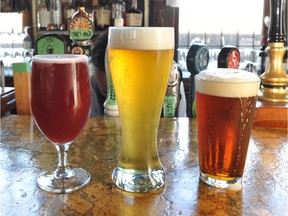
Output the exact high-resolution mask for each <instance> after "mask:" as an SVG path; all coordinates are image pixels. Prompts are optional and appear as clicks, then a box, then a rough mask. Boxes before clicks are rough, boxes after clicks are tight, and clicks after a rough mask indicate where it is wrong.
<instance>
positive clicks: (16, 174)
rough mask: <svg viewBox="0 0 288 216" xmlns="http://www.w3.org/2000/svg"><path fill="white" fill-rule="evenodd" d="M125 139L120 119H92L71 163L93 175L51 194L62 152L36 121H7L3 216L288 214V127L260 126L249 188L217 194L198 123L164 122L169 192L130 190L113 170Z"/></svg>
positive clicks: (161, 144)
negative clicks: (201, 163) (205, 178)
mask: <svg viewBox="0 0 288 216" xmlns="http://www.w3.org/2000/svg"><path fill="white" fill-rule="evenodd" d="M120 142H121V133H120V121H119V119H118V118H107V117H97V118H90V119H89V122H88V124H87V125H86V127H85V130H84V131H83V132H82V133H81V135H80V136H79V137H78V139H77V140H76V141H74V143H72V145H71V147H70V150H69V153H68V160H69V162H70V165H79V166H81V167H83V168H85V169H86V170H88V171H89V172H90V173H91V176H92V177H91V181H90V183H89V184H88V185H87V186H85V187H84V188H82V189H81V190H78V191H75V192H72V193H70V194H52V193H47V192H44V191H42V190H41V189H39V188H38V186H37V184H36V177H37V175H38V174H39V173H40V172H41V171H43V170H46V169H48V168H50V167H55V168H56V165H57V160H58V158H57V154H56V149H55V148H54V146H53V144H52V143H50V142H49V141H48V140H47V139H46V138H45V137H44V136H43V135H42V134H41V132H40V131H39V130H38V128H37V126H36V125H35V123H34V122H33V119H32V117H30V116H19V115H7V116H4V117H3V118H2V119H1V144H0V215H1V216H2V215H5V216H6V215H29V216H31V215H57V216H59V215H60V216H61V215H124V216H130V215H139V216H142V215H269V216H270V215H287V214H288V213H287V210H288V204H287V203H288V156H287V155H288V142H287V128H282V129H263V128H255V127H254V128H253V131H252V137H251V139H250V146H249V152H248V156H247V162H246V169H245V172H244V178H243V189H242V190H240V191H239V190H238V191H232V190H227V189H216V188H213V187H210V186H208V185H206V184H204V183H202V182H201V181H200V180H199V167H198V152H197V151H198V150H197V128H196V120H195V119H192V118H191V119H189V118H167V119H165V118H163V119H161V121H160V125H159V133H158V149H159V155H160V159H161V162H162V164H163V165H164V166H165V167H166V170H167V179H166V184H165V187H164V188H163V189H161V190H160V191H157V192H153V193H143V194H140V193H137V194H132V193H127V192H123V191H121V190H119V189H117V188H116V187H115V186H114V185H113V183H112V180H111V173H112V171H113V169H114V167H115V166H116V165H117V162H118V157H119V156H118V154H119V143H120Z"/></svg>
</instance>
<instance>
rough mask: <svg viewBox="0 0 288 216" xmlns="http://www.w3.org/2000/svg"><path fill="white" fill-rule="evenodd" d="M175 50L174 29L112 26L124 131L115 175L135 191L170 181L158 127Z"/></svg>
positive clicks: (110, 43)
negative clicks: (160, 153) (159, 147)
mask: <svg viewBox="0 0 288 216" xmlns="http://www.w3.org/2000/svg"><path fill="white" fill-rule="evenodd" d="M173 54H174V28H164V27H124V28H123V27H118V28H117V27H111V28H109V36H108V57H109V63H110V70H111V75H112V81H113V84H114V88H115V94H116V98H117V102H118V108H119V115H120V121H121V129H122V143H121V150H120V161H119V164H118V166H117V167H116V168H115V169H114V171H113V174H112V178H113V181H114V183H115V184H116V186H117V187H119V188H121V189H123V190H126V191H130V192H149V191H152V190H157V189H159V188H160V187H162V186H163V185H164V182H165V171H164V168H163V166H162V165H161V163H160V160H159V157H158V151H157V129H158V124H159V119H160V114H161V109H162V104H163V101H164V96H165V92H166V89H167V83H168V79H169V75H170V71H171V68H172V60H173Z"/></svg>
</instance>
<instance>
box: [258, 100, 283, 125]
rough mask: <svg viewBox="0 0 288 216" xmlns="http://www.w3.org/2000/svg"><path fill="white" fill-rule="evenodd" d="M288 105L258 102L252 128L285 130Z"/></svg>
mask: <svg viewBox="0 0 288 216" xmlns="http://www.w3.org/2000/svg"><path fill="white" fill-rule="evenodd" d="M287 119H288V104H287V103H276V102H267V101H261V100H258V101H257V104H256V114H255V119H254V123H253V126H254V127H267V128H287V125H288V121H287Z"/></svg>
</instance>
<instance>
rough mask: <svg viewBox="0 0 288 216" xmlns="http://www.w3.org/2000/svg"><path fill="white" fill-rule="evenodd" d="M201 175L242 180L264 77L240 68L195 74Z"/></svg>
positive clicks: (226, 181) (223, 182)
mask: <svg viewBox="0 0 288 216" xmlns="http://www.w3.org/2000/svg"><path fill="white" fill-rule="evenodd" d="M195 85H196V104H197V125H198V148H199V166H200V178H201V180H203V181H204V182H206V183H207V184H209V185H214V186H217V187H224V188H225V187H229V186H230V185H233V184H235V183H241V180H242V176H243V171H244V166H245V161H246V155H247V150H248V145H249V139H250V133H251V128H252V123H253V117H254V113H255V106H256V99H257V93H258V89H259V85H260V79H259V78H258V76H257V75H255V74H252V73H250V72H247V71H241V70H236V69H224V68H221V69H209V70H205V71H203V72H201V73H200V74H198V75H197V76H196V77H195Z"/></svg>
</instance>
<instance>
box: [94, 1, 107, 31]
mask: <svg viewBox="0 0 288 216" xmlns="http://www.w3.org/2000/svg"><path fill="white" fill-rule="evenodd" d="M93 17H94V24H95V29H98V30H104V29H107V28H108V27H109V26H110V25H111V8H110V6H109V4H108V1H104V0H102V1H99V6H98V8H97V9H96V10H95V11H93Z"/></svg>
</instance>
